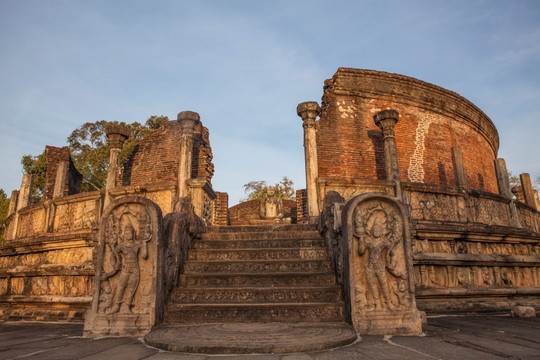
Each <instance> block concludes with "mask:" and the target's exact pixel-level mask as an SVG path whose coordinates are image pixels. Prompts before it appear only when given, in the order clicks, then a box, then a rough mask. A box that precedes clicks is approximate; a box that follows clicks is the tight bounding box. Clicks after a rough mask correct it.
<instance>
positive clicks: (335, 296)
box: [169, 286, 341, 304]
mask: <svg viewBox="0 0 540 360" xmlns="http://www.w3.org/2000/svg"><path fill="white" fill-rule="evenodd" d="M169 299H170V302H171V303H174V304H260V303H318V302H321V303H334V302H339V301H341V288H340V287H338V286H326V287H292V288H291V287H274V288H268V287H265V288H259V287H255V288H252V287H242V288H203V289H201V288H177V289H175V290H174V291H173V292H172V294H171V295H170V297H169Z"/></svg>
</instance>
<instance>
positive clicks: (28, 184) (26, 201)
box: [17, 174, 34, 210]
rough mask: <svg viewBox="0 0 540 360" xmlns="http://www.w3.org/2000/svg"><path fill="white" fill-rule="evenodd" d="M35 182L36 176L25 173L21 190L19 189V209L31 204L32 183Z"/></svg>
mask: <svg viewBox="0 0 540 360" xmlns="http://www.w3.org/2000/svg"><path fill="white" fill-rule="evenodd" d="M33 183H34V177H33V176H32V175H30V174H25V175H23V179H22V182H21V190H20V191H19V199H18V200H17V210H20V209H22V208H23V207H26V206H28V205H30V202H31V200H32V194H31V192H32V184H33Z"/></svg>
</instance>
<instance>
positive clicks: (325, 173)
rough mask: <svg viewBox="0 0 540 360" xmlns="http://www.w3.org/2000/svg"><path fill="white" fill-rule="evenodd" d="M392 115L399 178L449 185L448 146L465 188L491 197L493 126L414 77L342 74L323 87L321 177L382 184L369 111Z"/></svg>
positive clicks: (376, 132) (378, 142)
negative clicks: (458, 155) (459, 162)
mask: <svg viewBox="0 0 540 360" xmlns="http://www.w3.org/2000/svg"><path fill="white" fill-rule="evenodd" d="M385 109H393V110H397V111H398V112H399V114H400V117H399V121H398V123H397V124H396V126H395V133H396V144H397V150H398V154H399V168H400V170H401V173H400V175H401V180H402V181H407V182H418V183H430V184H438V185H448V186H454V185H455V180H454V177H453V171H454V170H453V165H452V158H451V148H452V147H454V146H459V147H460V148H461V150H462V153H463V162H464V166H465V175H466V180H467V184H468V187H469V188H471V189H475V190H485V191H488V192H492V193H496V192H497V180H496V175H495V169H494V165H493V160H494V159H495V157H496V153H497V149H498V146H499V142H498V134H497V130H496V129H495V126H494V125H493V123H492V122H491V120H490V119H489V118H488V117H487V116H486V115H485V114H484V113H483V112H482V111H481V110H480V109H478V108H477V107H476V106H474V105H473V104H472V103H470V102H469V101H468V100H466V99H464V98H463V97H461V96H459V95H458V94H456V93H453V92H451V91H448V90H445V89H442V88H440V87H438V86H435V85H431V84H428V83H425V82H422V81H419V80H416V79H413V78H409V77H406V76H402V75H396V74H388V73H383V72H378V71H370V70H356V69H346V68H340V69H338V71H337V72H336V74H335V75H334V77H333V78H332V79H331V80H327V81H326V82H325V88H324V95H323V101H322V113H321V117H320V120H319V121H317V157H318V164H319V165H318V167H319V177H320V178H337V179H347V180H354V179H370V180H377V179H378V180H383V179H385V178H386V174H385V167H384V150H383V145H382V135H381V131H380V129H379V128H378V127H377V126H376V125H375V123H374V121H373V115H375V113H377V112H379V111H381V110H385Z"/></svg>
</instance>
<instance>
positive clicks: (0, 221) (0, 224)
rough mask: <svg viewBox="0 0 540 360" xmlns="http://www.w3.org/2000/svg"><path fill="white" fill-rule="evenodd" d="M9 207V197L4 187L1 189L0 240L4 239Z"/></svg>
mask: <svg viewBox="0 0 540 360" xmlns="http://www.w3.org/2000/svg"><path fill="white" fill-rule="evenodd" d="M8 208H9V199H8V198H7V195H6V193H5V192H4V190H3V189H0V242H2V240H3V239H4V230H5V223H6V217H7V212H8Z"/></svg>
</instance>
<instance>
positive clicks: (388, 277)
mask: <svg viewBox="0 0 540 360" xmlns="http://www.w3.org/2000/svg"><path fill="white" fill-rule="evenodd" d="M343 231H344V233H343V234H344V240H345V241H346V246H347V247H346V251H347V256H346V258H347V264H346V266H347V267H348V272H347V271H345V273H346V276H348V281H347V280H346V283H347V285H346V286H347V287H348V289H347V290H348V291H346V292H347V293H348V294H349V301H350V303H349V304H348V305H349V306H350V316H351V320H352V323H353V326H354V328H355V330H356V331H357V332H358V333H360V334H372V335H419V334H421V333H422V322H421V318H420V314H419V312H418V309H417V308H416V301H415V297H414V279H413V272H412V249H411V239H410V232H409V220H408V217H407V213H406V211H405V208H404V207H403V205H402V204H401V203H400V202H399V201H398V200H397V199H396V198H395V197H393V196H391V195H388V194H386V193H367V194H363V195H359V196H356V197H354V198H353V199H351V200H350V201H349V202H348V203H347V204H346V205H345V207H344V209H343Z"/></svg>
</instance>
